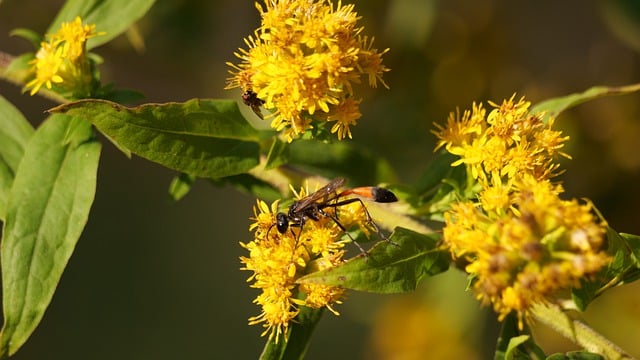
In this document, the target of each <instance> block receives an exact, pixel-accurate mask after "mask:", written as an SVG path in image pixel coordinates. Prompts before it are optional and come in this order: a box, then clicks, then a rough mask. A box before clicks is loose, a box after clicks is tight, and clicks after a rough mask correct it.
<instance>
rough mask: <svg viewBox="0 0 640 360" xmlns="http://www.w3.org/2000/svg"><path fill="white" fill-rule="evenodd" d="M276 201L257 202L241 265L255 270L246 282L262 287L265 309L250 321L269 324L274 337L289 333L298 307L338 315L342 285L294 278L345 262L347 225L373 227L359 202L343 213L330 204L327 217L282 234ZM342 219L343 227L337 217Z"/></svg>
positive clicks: (258, 300) (261, 301) (260, 297)
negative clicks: (252, 237) (250, 235)
mask: <svg viewBox="0 0 640 360" xmlns="http://www.w3.org/2000/svg"><path fill="white" fill-rule="evenodd" d="M294 193H295V195H296V198H297V199H302V198H304V197H306V196H307V194H308V193H309V192H308V191H307V190H306V189H301V190H300V191H299V192H297V193H296V192H295V191H294ZM278 205H279V202H278V201H276V202H274V203H273V204H271V206H269V205H267V204H266V203H265V202H263V201H258V202H257V205H256V206H255V207H254V217H253V218H252V219H253V220H254V222H253V223H252V224H251V225H250V227H249V230H251V231H253V234H254V239H253V240H252V241H250V242H249V243H246V244H243V243H241V245H242V247H244V248H245V249H247V250H248V251H249V255H248V256H243V257H241V258H240V261H241V262H242V263H243V264H244V267H243V268H242V269H243V270H249V271H252V272H253V274H252V275H251V276H250V277H249V280H248V281H250V282H251V283H252V284H251V287H254V288H258V289H260V290H261V293H260V294H259V295H258V297H257V298H256V299H255V300H254V302H255V303H256V304H258V305H259V306H261V308H262V312H261V313H260V315H258V316H254V317H251V318H250V319H249V324H252V325H253V324H262V326H264V327H265V328H266V329H265V331H264V332H263V335H266V334H269V337H270V338H272V337H274V336H275V338H276V341H278V339H279V338H280V336H286V332H287V329H288V327H289V324H290V322H291V321H293V320H294V318H295V317H296V315H297V314H298V311H299V308H300V306H307V307H311V308H316V309H317V308H322V307H326V308H327V309H329V310H330V311H332V312H333V313H334V314H338V313H337V311H336V310H335V309H334V308H333V304H340V303H341V299H342V298H343V297H344V292H345V290H344V289H342V288H339V287H335V286H329V285H321V284H298V283H297V282H296V281H297V279H298V278H300V277H301V276H303V275H306V274H309V273H311V272H315V271H319V270H324V269H327V268H331V267H333V266H336V265H338V264H340V263H341V262H342V261H343V256H344V252H345V250H344V249H343V248H344V245H345V243H346V242H348V241H350V240H349V238H348V237H346V239H345V233H344V231H343V229H349V228H351V227H354V226H358V227H360V229H362V230H363V231H364V232H366V231H367V227H368V226H370V221H369V218H368V217H367V214H366V213H365V210H364V209H363V208H362V206H359V203H357V202H355V203H353V204H349V205H346V206H341V207H340V211H339V213H336V212H335V209H333V208H331V207H329V208H326V209H323V212H324V213H325V214H326V215H327V216H319V217H318V219H317V220H314V219H308V220H307V221H305V222H304V224H303V226H300V227H298V226H290V227H289V228H288V229H287V230H286V231H285V232H283V233H280V232H279V231H278V229H277V227H276V214H277V213H278V212H279V211H278ZM338 217H339V219H340V225H338V224H337V223H336V222H335V221H334V220H333V219H336V218H338ZM341 226H343V228H341ZM300 294H304V296H300ZM285 340H286V338H285Z"/></svg>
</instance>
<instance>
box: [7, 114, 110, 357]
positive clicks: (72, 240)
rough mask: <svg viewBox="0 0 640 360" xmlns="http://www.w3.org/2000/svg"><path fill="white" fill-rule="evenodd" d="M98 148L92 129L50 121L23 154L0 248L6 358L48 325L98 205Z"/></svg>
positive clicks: (52, 118)
mask: <svg viewBox="0 0 640 360" xmlns="http://www.w3.org/2000/svg"><path fill="white" fill-rule="evenodd" d="M99 156H100V144H99V143H98V142H96V141H95V140H94V139H93V134H92V129H91V124H89V123H88V122H85V121H82V120H80V119H76V118H71V117H68V116H64V115H53V116H50V117H49V118H48V119H47V120H46V121H45V122H44V123H43V124H42V125H41V126H40V127H39V128H38V130H37V131H36V132H35V134H34V135H33V137H32V138H31V140H30V141H29V143H28V146H27V147H26V149H25V153H24V157H23V159H22V161H21V163H20V166H19V168H18V172H17V173H16V177H15V180H14V183H13V187H12V189H11V194H10V196H9V201H8V204H7V214H6V221H5V223H4V229H3V239H2V244H1V248H0V251H1V265H2V294H3V311H4V321H5V323H4V326H3V328H2V333H1V335H0V355H4V356H7V355H12V354H14V353H15V352H16V351H17V350H18V349H19V348H20V347H21V346H22V345H23V344H24V343H25V341H27V339H28V338H29V336H30V335H31V333H32V332H33V331H34V330H35V328H36V326H37V325H38V323H39V322H40V320H41V319H42V316H43V315H44V312H45V310H46V308H47V306H48V305H49V303H50V301H51V298H52V297H53V293H54V292H55V289H56V286H57V285H58V282H59V281H60V277H61V276H62V273H63V271H64V268H65V266H66V264H67V262H68V260H69V257H70V256H71V254H72V252H73V250H74V248H75V245H76V242H77V241H78V238H79V237H80V234H81V233H82V229H83V228H84V226H85V224H86V222H87V218H88V215H89V209H90V207H91V204H92V202H93V199H94V195H95V187H96V172H97V167H98V160H99Z"/></svg>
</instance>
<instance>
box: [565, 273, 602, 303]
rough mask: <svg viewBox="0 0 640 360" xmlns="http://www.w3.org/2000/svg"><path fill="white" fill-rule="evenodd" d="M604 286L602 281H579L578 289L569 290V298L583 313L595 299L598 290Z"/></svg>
mask: <svg viewBox="0 0 640 360" xmlns="http://www.w3.org/2000/svg"><path fill="white" fill-rule="evenodd" d="M603 285H604V283H603V281H602V280H588V279H580V287H579V288H577V289H571V298H572V299H573V302H574V303H575V304H576V307H577V308H578V310H580V311H585V310H586V309H587V306H588V305H589V304H590V303H591V302H592V301H593V299H595V298H596V296H597V294H598V290H600V288H602V286H603Z"/></svg>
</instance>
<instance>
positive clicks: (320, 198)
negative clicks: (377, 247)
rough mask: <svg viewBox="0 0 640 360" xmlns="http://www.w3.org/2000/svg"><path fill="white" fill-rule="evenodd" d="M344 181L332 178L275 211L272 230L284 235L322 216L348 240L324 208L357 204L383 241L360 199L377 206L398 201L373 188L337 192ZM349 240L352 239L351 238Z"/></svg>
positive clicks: (336, 217)
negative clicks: (283, 210) (313, 190)
mask: <svg viewBox="0 0 640 360" xmlns="http://www.w3.org/2000/svg"><path fill="white" fill-rule="evenodd" d="M345 182H346V180H345V179H344V178H336V179H334V180H333V181H331V182H329V183H328V184H327V185H325V186H323V187H321V188H320V189H318V190H317V191H315V192H314V193H312V194H309V195H308V196H306V197H304V198H302V199H300V200H298V201H296V202H294V203H293V204H291V206H289V210H288V211H287V212H286V213H284V212H279V213H277V214H276V224H275V226H276V228H277V229H278V232H280V233H281V234H284V233H285V232H286V231H287V230H288V229H289V228H290V227H298V228H300V229H302V228H303V227H304V224H305V222H307V221H308V220H313V221H318V220H320V219H321V218H322V217H328V218H330V219H331V220H333V222H335V223H336V225H338V227H339V228H340V229H341V230H342V231H344V232H345V233H346V234H347V235H348V236H349V237H351V235H349V233H348V232H347V229H346V227H345V226H343V225H342V224H341V223H340V220H339V218H338V216H337V214H336V213H335V212H327V211H325V210H326V209H336V208H338V207H340V206H344V205H347V204H351V203H354V202H359V203H360V204H361V205H362V207H363V209H364V213H365V215H366V217H367V222H368V223H369V225H371V226H372V227H373V228H374V229H375V230H376V232H377V233H378V235H380V237H381V238H383V239H386V236H384V234H382V232H381V231H380V229H379V228H378V226H377V225H376V223H375V222H374V221H373V219H372V218H371V216H370V215H369V211H368V210H367V208H366V207H365V206H364V203H363V202H362V200H361V199H360V198H365V199H369V200H372V201H375V202H379V203H390V202H395V201H398V198H397V197H396V196H395V194H394V193H392V192H391V191H389V190H387V189H384V188H380V187H376V186H366V187H357V188H353V189H347V190H344V191H342V192H338V189H339V188H341V187H342V186H343V185H344V184H345ZM347 195H356V196H358V197H354V198H347V199H343V198H344V197H345V196H347ZM351 240H353V238H352V239H351ZM353 242H354V243H355V244H356V245H357V246H358V247H359V248H360V250H362V251H363V252H364V253H366V252H365V251H364V250H363V249H362V247H361V246H360V245H358V243H357V242H355V241H353Z"/></svg>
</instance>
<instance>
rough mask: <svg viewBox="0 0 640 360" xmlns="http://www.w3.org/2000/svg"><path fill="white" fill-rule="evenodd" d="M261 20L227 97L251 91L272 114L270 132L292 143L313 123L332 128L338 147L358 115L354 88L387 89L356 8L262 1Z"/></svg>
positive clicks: (289, 0) (382, 69)
mask: <svg viewBox="0 0 640 360" xmlns="http://www.w3.org/2000/svg"><path fill="white" fill-rule="evenodd" d="M256 7H257V8H258V11H259V12H260V16H261V18H262V23H261V26H260V28H259V29H258V30H256V32H255V34H254V35H252V36H249V37H248V38H246V39H245V44H246V45H247V46H248V50H245V49H240V50H239V51H238V52H236V53H235V55H236V57H238V58H239V59H240V60H241V63H240V64H238V65H235V64H232V63H227V64H228V65H229V66H231V67H232V68H233V70H231V74H232V77H231V78H229V79H228V82H227V87H226V88H227V89H230V88H236V87H239V88H241V89H242V90H243V91H245V92H246V91H252V92H254V93H255V94H256V95H257V98H258V99H260V101H261V102H263V103H261V105H263V106H264V107H265V108H267V109H270V110H271V111H272V114H270V115H269V116H268V119H270V121H271V127H272V128H274V129H276V130H277V131H281V132H282V133H283V135H284V136H285V138H286V139H287V140H288V141H292V140H293V139H294V138H297V137H299V136H300V135H302V134H303V133H305V132H306V131H307V130H310V129H312V128H314V127H315V126H316V125H314V122H321V121H335V122H336V123H335V124H334V125H333V126H332V128H331V132H332V133H335V134H336V135H337V137H338V139H339V140H341V139H343V138H345V137H349V138H350V137H351V130H350V127H351V126H352V125H355V124H356V121H357V120H358V119H359V118H360V116H361V114H360V112H359V110H358V107H359V104H360V101H361V100H360V99H358V98H356V97H355V92H354V90H353V84H357V83H360V82H361V77H362V76H366V77H367V78H368V84H369V85H370V86H372V87H376V86H377V84H378V82H380V83H382V84H383V85H384V86H385V87H386V84H385V83H384V81H383V80H382V75H383V73H384V72H386V71H388V70H389V69H388V68H386V67H385V66H384V65H382V55H383V54H384V53H386V52H387V51H388V49H387V50H384V51H382V52H379V51H378V50H377V49H375V48H373V38H368V37H366V36H363V35H361V32H362V30H363V28H362V27H360V26H358V24H357V22H358V20H359V19H360V18H359V17H358V16H357V14H356V13H355V12H354V6H353V5H342V3H341V2H338V4H337V5H335V6H334V4H332V3H331V2H329V1H326V0H319V1H310V0H265V2H264V6H261V5H260V4H258V3H256Z"/></svg>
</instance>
